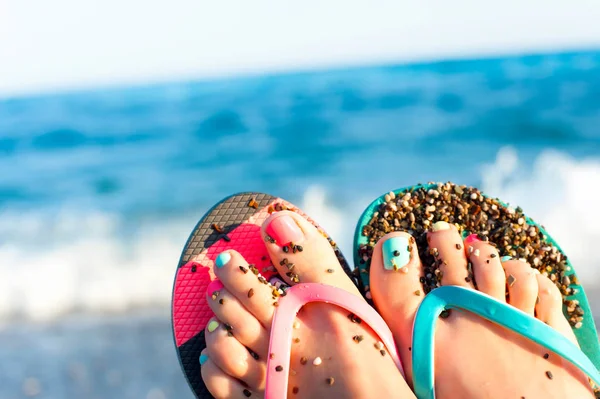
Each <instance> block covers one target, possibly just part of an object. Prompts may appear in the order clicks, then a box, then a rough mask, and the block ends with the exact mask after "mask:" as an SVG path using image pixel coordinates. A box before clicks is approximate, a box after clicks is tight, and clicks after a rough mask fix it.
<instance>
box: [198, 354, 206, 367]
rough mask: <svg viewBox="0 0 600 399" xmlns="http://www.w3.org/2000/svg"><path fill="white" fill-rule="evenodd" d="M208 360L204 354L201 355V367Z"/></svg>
mask: <svg viewBox="0 0 600 399" xmlns="http://www.w3.org/2000/svg"><path fill="white" fill-rule="evenodd" d="M207 360H208V356H206V355H204V354H202V355H200V366H202V365H203V364H204V363H206V361H207Z"/></svg>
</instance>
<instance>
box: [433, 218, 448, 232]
mask: <svg viewBox="0 0 600 399" xmlns="http://www.w3.org/2000/svg"><path fill="white" fill-rule="evenodd" d="M449 228H450V225H449V224H448V222H444V221H443V220H440V221H439V222H435V223H434V224H433V226H431V231H440V230H448V229H449Z"/></svg>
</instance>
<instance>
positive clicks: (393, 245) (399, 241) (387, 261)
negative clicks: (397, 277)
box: [381, 236, 410, 270]
mask: <svg viewBox="0 0 600 399" xmlns="http://www.w3.org/2000/svg"><path fill="white" fill-rule="evenodd" d="M408 247H409V243H408V237H404V236H401V237H391V238H388V239H387V240H385V241H384V242H383V245H382V246H381V250H382V251H383V267H384V269H385V270H398V269H400V268H401V267H404V266H406V265H407V264H408V262H410V252H409V250H408Z"/></svg>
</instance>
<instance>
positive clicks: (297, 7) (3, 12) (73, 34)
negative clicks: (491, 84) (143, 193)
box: [0, 0, 600, 96]
mask: <svg viewBox="0 0 600 399" xmlns="http://www.w3.org/2000/svg"><path fill="white" fill-rule="evenodd" d="M598 21H600V1H598V0H496V1H489V0H453V1H449V0H385V1H384V0H360V1H357V0H295V1H290V0H211V1H208V0H169V1H166V0H164V1H158V0H53V1H47V0H0V96H7V95H8V96H11V95H18V94H23V93H36V92H45V91H55V90H69V89H74V88H82V87H95V86H105V85H120V84H138V83H149V82H157V81H165V80H179V79H189V78H207V77H214V76H227V75H237V74H248V73H263V72H265V71H288V70H304V69H311V68H324V67H340V66H341V67H343V66H352V65H368V64H379V63H390V62H395V63H397V62H406V61H413V60H430V59H443V58H456V57H479V56H485V55H495V54H511V53H523V52H544V51H555V50H571V49H590V48H600V23H598Z"/></svg>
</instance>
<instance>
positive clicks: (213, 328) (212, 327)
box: [208, 320, 219, 332]
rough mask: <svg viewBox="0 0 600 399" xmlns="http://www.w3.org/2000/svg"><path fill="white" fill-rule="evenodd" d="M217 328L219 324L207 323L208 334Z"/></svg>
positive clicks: (213, 321) (216, 322)
mask: <svg viewBox="0 0 600 399" xmlns="http://www.w3.org/2000/svg"><path fill="white" fill-rule="evenodd" d="M217 327H219V322H218V321H215V320H211V322H210V323H208V332H213V331H215V330H216V329H217Z"/></svg>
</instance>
